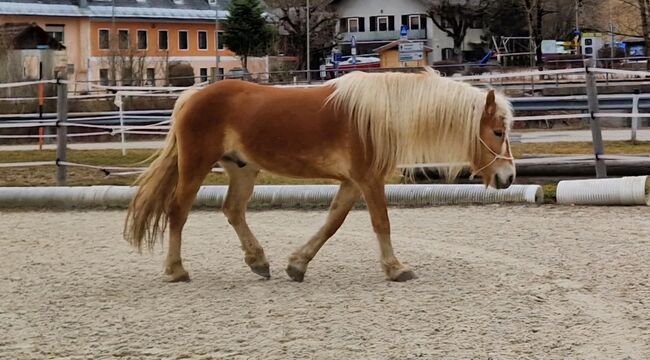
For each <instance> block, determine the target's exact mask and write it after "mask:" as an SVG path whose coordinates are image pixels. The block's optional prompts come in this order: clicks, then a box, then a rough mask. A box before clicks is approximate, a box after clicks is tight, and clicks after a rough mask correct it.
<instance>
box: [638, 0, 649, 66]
mask: <svg viewBox="0 0 650 360" xmlns="http://www.w3.org/2000/svg"><path fill="white" fill-rule="evenodd" d="M639 9H640V13H641V29H642V31H643V40H644V42H645V56H646V57H650V23H649V21H648V0H639ZM646 68H647V69H650V61H648V62H647V63H646Z"/></svg>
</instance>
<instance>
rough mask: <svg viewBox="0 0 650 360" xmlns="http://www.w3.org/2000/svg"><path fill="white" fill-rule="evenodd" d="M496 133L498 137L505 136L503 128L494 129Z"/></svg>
mask: <svg viewBox="0 0 650 360" xmlns="http://www.w3.org/2000/svg"><path fill="white" fill-rule="evenodd" d="M494 135H496V137H503V130H494Z"/></svg>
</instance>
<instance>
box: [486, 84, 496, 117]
mask: <svg viewBox="0 0 650 360" xmlns="http://www.w3.org/2000/svg"><path fill="white" fill-rule="evenodd" d="M485 113H486V114H487V115H488V116H494V114H496V113H497V102H496V95H495V94H494V90H493V89H492V90H490V91H488V94H487V99H486V100H485Z"/></svg>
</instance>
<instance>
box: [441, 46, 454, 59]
mask: <svg viewBox="0 0 650 360" xmlns="http://www.w3.org/2000/svg"><path fill="white" fill-rule="evenodd" d="M453 57H454V49H452V48H444V49H442V60H449V59H451V58H453Z"/></svg>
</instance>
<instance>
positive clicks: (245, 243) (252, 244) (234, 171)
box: [221, 160, 271, 279]
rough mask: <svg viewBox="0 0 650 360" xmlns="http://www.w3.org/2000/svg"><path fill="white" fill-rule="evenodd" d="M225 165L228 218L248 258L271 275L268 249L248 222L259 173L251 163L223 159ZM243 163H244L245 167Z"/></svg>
mask: <svg viewBox="0 0 650 360" xmlns="http://www.w3.org/2000/svg"><path fill="white" fill-rule="evenodd" d="M221 165H222V166H223V168H224V169H225V170H226V172H228V177H230V182H229V185H228V194H227V195H226V201H224V204H223V213H224V214H225V215H226V218H228V222H229V223H230V225H232V227H233V229H235V232H236V233H237V237H238V238H239V241H240V242H241V245H242V249H243V250H244V261H245V262H246V264H247V265H248V266H250V268H251V270H253V272H254V273H256V274H258V275H260V276H262V277H265V278H267V279H268V278H270V277H271V272H270V269H269V262H268V261H267V260H266V255H264V249H262V246H261V245H260V243H259V242H258V241H257V239H256V238H255V235H253V232H252V231H251V229H250V228H249V227H248V224H247V223H246V205H247V204H248V200H249V199H250V197H251V195H252V194H253V188H254V186H255V178H256V177H257V174H258V172H259V170H258V169H255V168H253V167H252V166H251V165H246V164H239V165H238V164H236V163H235V162H233V161H230V160H228V161H221ZM242 165H243V166H242Z"/></svg>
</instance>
